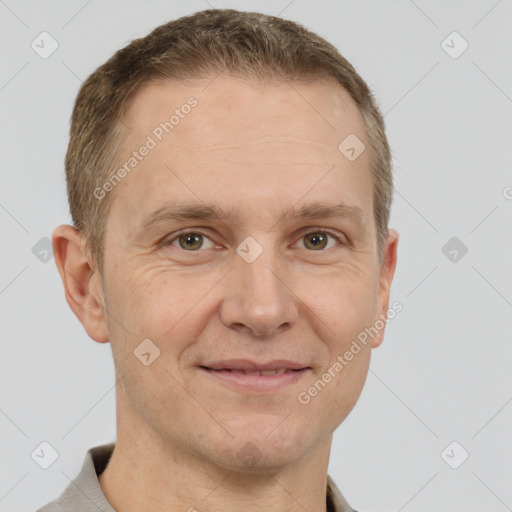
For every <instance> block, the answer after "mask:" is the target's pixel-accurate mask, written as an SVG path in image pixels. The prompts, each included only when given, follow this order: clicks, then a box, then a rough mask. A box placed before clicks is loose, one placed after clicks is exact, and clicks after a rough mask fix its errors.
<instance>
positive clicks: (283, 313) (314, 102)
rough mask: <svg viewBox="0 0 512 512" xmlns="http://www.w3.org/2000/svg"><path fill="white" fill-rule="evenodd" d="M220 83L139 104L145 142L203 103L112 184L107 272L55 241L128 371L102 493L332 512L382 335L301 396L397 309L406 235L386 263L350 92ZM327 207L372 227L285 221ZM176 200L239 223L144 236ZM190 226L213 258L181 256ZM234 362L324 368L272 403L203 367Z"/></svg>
mask: <svg viewBox="0 0 512 512" xmlns="http://www.w3.org/2000/svg"><path fill="white" fill-rule="evenodd" d="M211 80H212V79H211V78H210V79H208V80H207V81H204V82H201V81H196V82H195V83H193V84H190V83H188V84H185V83H171V82H168V83H158V84H150V85H147V86H145V87H144V88H143V89H142V90H141V91H140V92H139V93H138V94H137V96H136V97H135V99H134V101H133V102H132V104H131V106H130V108H129V110H128V112H127V114H126V117H125V119H124V120H125V122H126V124H127V125H128V126H129V127H130V131H129V132H128V133H127V134H126V139H125V142H126V144H125V146H126V148H129V149H130V150H135V149H137V148H138V147H140V145H141V144H143V143H144V141H145V140H146V137H147V136H148V135H149V134H151V132H152V130H153V129H154V128H155V126H157V125H159V123H161V122H162V121H164V120H166V119H168V118H169V115H170V114H172V112H173V111H174V110H175V109H176V108H179V107H180V105H182V104H184V103H186V101H187V99H188V98H189V97H190V96H194V97H195V98H196V99H197V101H198V105H197V106H196V107H195V108H194V109H192V110H191V112H190V113H189V114H188V115H187V116H185V117H184V119H181V120H180V123H179V124H178V125H177V126H176V127H175V128H174V129H173V131H172V133H170V134H169V135H167V136H166V137H164V139H163V140H162V142H160V143H159V144H158V145H157V147H156V148H155V149H153V150H152V151H151V152H150V154H149V155H148V156H147V157H145V158H144V159H143V160H142V161H141V162H140V163H139V164H138V165H137V167H136V169H134V170H133V171H132V172H131V173H130V174H129V175H128V176H127V177H126V178H124V179H123V180H122V182H121V183H119V184H118V185H117V186H116V188H115V190H114V192H110V193H114V194H115V196H114V199H113V203H112V209H111V211H110V212H109V215H108V218H107V231H106V247H105V267H104V275H103V276H101V275H99V273H98V272H97V271H96V264H95V262H94V261H93V260H92V259H91V257H90V251H88V250H87V247H86V246H84V245H83V243H82V242H83V240H82V237H81V234H80V233H79V232H78V231H77V230H76V229H75V228H73V227H71V226H66V225H63V226H60V227H59V228H57V229H56V230H55V232H54V235H53V243H54V249H55V261H56V263H57V266H58V268H59V272H60V274H61V277H62V280H63V283H64V288H65V293H66V298H67V301H68V303H69V305H70V307H71V309H72V310H73V311H74V313H75V314H76V315H77V317H78V318H79V320H80V321H81V323H82V324H83V326H84V327H85V329H86V331H87V333H88V334H89V336H90V337H91V338H93V339H94V340H96V341H97V342H99V343H104V342H107V341H110V343H111V346H112V352H113V356H114V361H115V367H116V377H117V379H118V385H117V386H116V399H117V443H116V448H115V450H114V453H113V456H112V459H111V461H110V464H109V465H108V467H107V469H106V470H105V471H104V472H103V473H102V474H101V476H100V478H99V481H100V485H101V487H102V489H103V491H104V493H105V495H106V496H107V499H108V500H109V501H110V502H111V503H112V505H113V507H114V508H115V509H116V510H119V511H122V512H131V511H135V510H142V509H151V510H154V511H164V510H165V511H178V510H179V511H184V510H189V509H190V508H191V507H195V508H196V509H197V510H200V511H213V510H223V511H231V510H239V509H240V508H241V504H243V507H242V508H243V509H244V510H246V511H253V510H254V511H256V510H262V509H264V510H268V511H274V510H275V511H280V512H282V511H299V510H300V511H302V510H309V511H311V512H313V511H318V512H320V511H325V510H326V507H325V489H326V475H327V469H328V462H329V454H330V449H331V442H332V434H333V431H334V430H335V429H336V428H337V427H338V426H339V425H340V423H341V422H342V421H343V420H344V419H345V418H346V416H347V415H348V414H349V412H350V411H351V410H352V408H353V407H354V405H355V403H356V401H357V399H358V398H359V396H360V393H361V390H362V388H363V385H364V382H365V379H366V376H367V373H368V366H369V361H370V354H371V350H372V348H376V347H378V346H379V345H380V343H381V342H382V338H383V335H384V330H381V331H380V332H379V334H378V335H376V336H375V337H373V338H372V339H371V340H370V341H369V343H368V344H367V345H366V346H365V347H362V350H361V351H360V352H359V353H358V354H357V355H355V356H354V358H353V359H352V360H351V361H350V362H349V363H348V364H347V365H346V366H345V367H344V368H343V370H342V371H341V372H339V373H337V374H336V377H335V378H333V379H332V380H331V382H329V383H328V384H327V385H326V386H325V388H324V389H322V391H321V392H319V393H318V394H317V396H315V397H313V398H312V399H311V401H310V402H309V403H308V404H302V403H300V402H299V401H298V399H297V396H298V394H299V393H300V392H301V391H304V390H307V389H308V388H309V387H310V386H311V385H312V384H313V383H314V382H315V381H317V380H318V379H319V378H320V377H321V376H322V374H323V373H324V372H326V371H327V370H328V368H329V367H331V366H332V365H333V362H334V361H335V360H336V358H337V357H338V356H340V355H343V354H344V353H345V352H346V351H347V350H348V349H349V347H350V345H351V343H352V341H353V340H354V339H356V337H357V335H358V334H359V333H360V332H362V331H363V330H364V329H365V327H368V326H371V325H373V324H374V323H375V321H376V320H378V319H379V318H380V317H379V315H381V314H383V315H385V314H386V311H387V310H388V307H389V292H390V286H391V282H392V279H393V275H394V271H395V266H396V257H397V255H396V254H397V244H398V233H397V232H396V231H395V230H389V235H388V238H387V243H386V246H385V248H384V253H383V254H384V257H383V260H382V263H379V261H378V257H377V246H376V231H375V229H376V228H375V222H374V217H373V192H372V181H371V175H370V171H369V155H368V151H364V152H363V153H362V154H361V155H360V156H359V158H357V159H356V160H355V161H353V162H350V161H349V160H348V159H347V158H345V156H344V155H342V154H341V153H340V151H339V150H338V145H339V144H340V142H341V141H342V140H343V139H345V137H347V135H349V134H351V133H353V134H356V135H357V137H358V138H359V139H361V140H362V141H363V142H364V143H365V144H366V146H367V147H368V142H367V139H366V136H365V131H364V125H363V120H362V117H361V114H360V112H359V111H358V109H357V107H356V105H355V103H354V102H353V100H352V99H351V98H350V96H349V95H348V93H347V92H346V91H345V90H343V89H342V88H341V87H339V86H338V85H336V84H334V83H332V82H329V81H323V82H315V83H309V84H293V87H292V86H290V85H289V84H277V83H275V84H266V85H264V86H262V85H256V84H254V83H250V82H248V81H242V80H240V79H235V78H230V77H227V76H223V75H222V76H219V77H217V78H216V79H215V80H214V81H213V82H212V81H211ZM312 201H315V202H319V203H322V204H336V203H340V202H343V203H346V204H348V205H352V206H357V207H359V208H360V209H361V211H362V214H363V217H362V223H361V224H357V223H355V222H352V221H351V220H349V219H347V218H328V219H313V220H308V219H306V220H304V219H293V218H290V219H287V218H285V219H282V220H280V219H281V215H282V214H283V213H284V212H286V211H287V210H289V209H290V208H292V207H293V206H295V207H300V206H302V205H304V204H306V203H308V202H312ZM177 202H188V203H197V204H202V203H203V202H204V203H214V204H217V205H220V206H223V207H225V208H228V207H229V208H234V209H237V210H238V216H237V218H236V219H233V220H222V221H221V220H218V219H213V220H194V219H191V220H181V221H165V222H161V223H159V224H157V225H155V226H154V227H153V228H151V229H150V230H147V229H146V230H144V229H143V228H142V225H143V222H144V219H145V218H147V216H148V215H150V214H151V213H152V212H153V211H155V210H157V209H158V208H159V207H160V206H162V205H163V204H165V203H177ZM184 229H188V230H190V231H192V232H195V233H200V234H202V235H204V237H203V238H202V242H203V245H202V246H201V247H200V248H199V249H198V250H195V251H194V250H192V249H186V248H182V247H180V244H179V239H178V238H176V237H177V235H176V233H178V231H180V230H184ZM322 230H329V232H330V233H331V234H332V235H334V236H331V237H329V238H328V242H327V245H326V246H325V247H324V246H323V245H322V244H321V248H320V249H318V248H317V249H315V248H314V246H313V244H312V243H311V236H309V237H307V236H306V235H308V234H311V233H312V234H315V233H317V234H318V232H320V233H323V232H325V231H322ZM248 236H251V237H253V238H254V239H255V240H256V241H257V242H258V244H259V245H260V246H261V248H262V249H263V252H262V253H261V255H260V256H259V257H258V258H257V259H256V260H255V261H254V262H252V263H247V262H246V261H244V259H242V258H241V257H240V256H239V255H238V254H237V252H236V249H237V247H238V246H239V244H240V243H241V242H242V241H243V240H244V239H245V238H246V237H248ZM335 236H339V237H340V238H339V240H337V239H336V238H335ZM162 241H164V242H167V245H164V244H160V242H162ZM197 245H200V242H199V243H198V244H197ZM194 247H195V246H194ZM146 338H148V339H150V340H152V342H153V343H154V344H155V345H157V346H158V347H159V349H160V351H161V352H160V356H159V357H158V358H157V359H156V360H155V361H154V362H153V363H152V364H151V365H149V366H144V365H143V364H142V363H141V362H140V360H139V359H137V358H136V357H135V356H134V354H133V351H134V349H135V348H136V347H137V346H138V345H139V344H140V343H141V341H142V340H144V339H146ZM228 358H244V359H254V360H258V361H269V360H272V359H292V360H296V361H300V362H302V363H306V365H308V366H310V367H311V368H312V370H311V371H310V372H309V374H307V375H305V376H304V377H303V378H302V379H301V380H300V381H299V382H297V383H295V384H293V385H291V386H288V387H286V388H284V389H281V390H279V391H275V392H273V393H264V394H262V393H260V394H258V393H253V392H246V391H240V390H237V389H234V388H230V387H227V386H225V385H222V384H221V383H218V382H217V381H216V380H215V379H213V378H211V377H210V376H209V375H205V374H203V373H202V372H201V371H199V370H198V365H200V364H201V363H205V362H207V361H212V360H218V359H228ZM247 443H252V446H253V448H252V450H253V451H254V452H255V453H257V454H258V457H259V458H258V460H257V461H256V462H255V464H253V465H252V466H250V467H249V466H247V465H246V463H244V460H243V459H242V458H241V457H240V455H238V452H239V450H240V449H242V448H243V447H244V446H245V445H246V444H247Z"/></svg>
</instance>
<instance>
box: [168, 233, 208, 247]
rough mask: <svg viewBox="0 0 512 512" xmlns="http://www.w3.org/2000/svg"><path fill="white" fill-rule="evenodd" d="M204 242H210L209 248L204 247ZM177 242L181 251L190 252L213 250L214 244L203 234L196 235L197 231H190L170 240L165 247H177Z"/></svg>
mask: <svg viewBox="0 0 512 512" xmlns="http://www.w3.org/2000/svg"><path fill="white" fill-rule="evenodd" d="M204 240H208V241H209V242H210V246H209V247H203V245H204ZM176 242H177V243H178V244H179V247H180V248H181V249H185V250H186V251H189V252H194V251H198V250H199V249H201V248H203V249H211V248H212V247H213V245H214V244H213V242H212V241H211V240H210V239H209V238H208V237H207V236H205V235H203V234H202V233H196V232H195V231H188V232H186V233H181V234H180V235H178V236H176V237H174V238H173V239H172V240H169V242H167V243H166V244H165V245H174V246H175V247H176Z"/></svg>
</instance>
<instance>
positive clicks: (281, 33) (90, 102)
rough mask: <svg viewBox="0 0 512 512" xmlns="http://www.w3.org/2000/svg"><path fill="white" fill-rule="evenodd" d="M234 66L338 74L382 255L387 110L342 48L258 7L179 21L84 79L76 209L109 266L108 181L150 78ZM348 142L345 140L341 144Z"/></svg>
mask: <svg viewBox="0 0 512 512" xmlns="http://www.w3.org/2000/svg"><path fill="white" fill-rule="evenodd" d="M223 71H226V72H228V73H229V74H230V75H232V76H239V77H246V78H249V79H253V80H258V81H269V80H275V79H278V80H284V81H293V82H303V83H304V82H305V83H307V82H311V81H315V80H321V79H323V78H334V79H335V80H336V81H337V82H338V83H339V84H340V85H341V86H342V87H343V88H344V89H346V90H347V91H348V93H349V94H350V96H351V97H352V98H353V100H354V101H355V102H356V103H357V105H358V107H359V109H360V111H361V114H362V116H363V119H364V123H365V127H366V135H367V138H368V142H369V146H370V147H369V151H370V162H371V172H372V180H373V205H374V217H375V223H376V229H377V248H378V253H379V261H380V262H381V261H382V251H383V248H384V245H385V242H386V237H387V233H388V221H389V213H390V208H391V201H392V192H393V177H392V169H391V154H390V149H389V145H388V142H387V138H386V135H385V127H384V121H383V117H382V115H381V113H380V111H379V109H378V107H377V106H376V103H375V100H374V98H373V95H372V93H371V91H370V89H369V88H368V86H367V85H366V83H365V82H364V80H363V79H362V78H361V77H360V76H359V75H358V73H357V72H356V71H355V70H354V68H353V67H352V65H351V64H350V63H349V62H348V61H347V60H346V59H345V58H344V57H342V56H341V55H340V53H339V52H338V50H337V49H336V48H335V47H334V46H333V45H331V44H330V43H328V42H327V41H326V40H324V39H323V38H321V37H319V36H318V35H316V34H314V33H312V32H310V31H308V30H306V29H305V28H304V27H302V26H301V25H299V24H297V23H294V22H291V21H287V20H283V19H281V18H277V17H274V16H267V15H264V14H260V13H254V12H240V11H236V10H232V9H213V10H206V11H200V12H197V13H195V14H192V15H189V16H185V17H182V18H180V19H177V20H173V21H170V22H169V23H166V24H165V25H161V26H159V27H157V28H156V29H154V30H153V31H152V32H151V33H150V34H149V35H147V36H146V37H143V38H140V39H136V40H134V41H132V42H131V43H130V44H128V45H127V46H126V47H124V48H122V49H121V50H119V51H117V52H116V53H115V54H114V55H113V56H112V57H111V58H110V59H109V60H108V61H107V62H106V63H105V64H103V65H102V66H100V67H99V68H98V69H97V70H96V71H94V73H92V74H91V75H90V76H89V77H88V78H87V80H86V81H85V82H84V83H83V85H82V87H81V88H80V91H79V93H78V95H77V98H76V101H75V105H74V109H73V115H72V118H71V130H70V141H69V146H68V150H67V154H66V162H65V165H66V180H67V190H68V199H69V205H70V210H71V216H72V218H73V222H74V225H75V227H77V228H78V229H79V230H80V231H82V233H83V234H84V238H85V241H86V242H87V246H88V248H89V249H90V250H91V252H92V256H93V258H94V260H95V261H96V263H97V266H98V269H99V271H100V273H102V271H103V257H104V247H105V225H106V219H107V215H108V211H109V205H110V204H111V202H112V198H113V195H114V194H113V192H112V193H110V194H108V195H107V196H106V197H105V198H104V199H102V200H101V201H100V200H98V199H97V197H95V195H94V190H95V189H97V187H101V186H102V184H104V183H105V182H106V181H107V180H108V179H109V176H110V175H111V174H112V173H113V172H114V170H115V168H116V165H119V161H120V157H121V152H122V150H123V144H122V138H123V133H125V132H126V129H125V128H124V126H123V115H124V113H125V112H126V109H127V107H128V104H129V100H131V99H133V98H134V95H135V94H136V93H137V91H138V90H139V89H140V88H141V86H142V85H144V84H147V83H149V82H152V81H157V80H169V79H171V80H172V79H175V80H183V79H190V78H191V79H194V78H206V77H209V76H215V75H216V74H219V73H220V72H223ZM340 142H341V141H340Z"/></svg>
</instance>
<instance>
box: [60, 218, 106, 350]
mask: <svg viewBox="0 0 512 512" xmlns="http://www.w3.org/2000/svg"><path fill="white" fill-rule="evenodd" d="M52 242H53V252H54V258H55V263H56V265H57V268H58V270H59V274H60V277H61V279H62V284H63V285H64V292H65V295H66V301H67V303H68V304H69V307H70V308H71V310H72V311H73V313H75V315H76V316H77V318H78V320H80V322H81V323H82V325H83V326H84V328H85V330H86V331H87V334H89V336H90V337H91V338H92V339H93V340H95V341H97V342H99V343H105V342H107V341H109V337H108V330H107V323H106V317H105V309H104V297H103V292H102V288H101V283H100V282H99V280H100V276H99V274H98V273H97V272H95V271H94V270H93V269H92V268H91V266H90V265H89V261H88V259H87V253H86V249H85V247H84V243H83V235H82V233H81V232H80V231H79V230H78V229H77V228H75V227H74V226H70V225H67V224H63V225H61V226H59V227H58V228H56V229H55V230H54V232H53V236H52Z"/></svg>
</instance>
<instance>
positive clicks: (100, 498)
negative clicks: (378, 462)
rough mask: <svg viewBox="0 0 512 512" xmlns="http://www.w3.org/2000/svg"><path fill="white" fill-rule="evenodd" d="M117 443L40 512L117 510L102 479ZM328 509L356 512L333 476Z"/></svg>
mask: <svg viewBox="0 0 512 512" xmlns="http://www.w3.org/2000/svg"><path fill="white" fill-rule="evenodd" d="M114 447H115V443H110V444H104V445H101V446H95V447H94V448H91V449H90V450H89V451H88V452H87V453H86V455H85V459H84V462H83V465H82V469H81V470H80V473H79V474H78V476H77V477H76V478H75V479H74V480H73V481H72V482H70V483H69V485H68V486H67V487H66V488H65V489H64V491H63V493H62V494H61V495H60V497H59V498H58V500H56V501H54V502H52V503H49V504H48V505H46V506H45V507H43V508H41V509H39V510H38V512H57V511H59V512H68V511H72V510H80V511H83V512H116V511H115V510H114V509H113V508H112V505H111V504H110V503H109V502H108V500H107V498H106V496H105V494H103V490H102V489H101V486H100V483H99V481H98V475H100V474H101V473H102V472H103V471H104V469H105V468H106V467H107V464H108V462H109V460H110V457H111V455H112V452H113V451H114ZM326 503H327V512H356V511H354V510H353V509H352V508H351V507H350V505H349V504H348V503H347V501H346V500H345V498H344V497H343V495H342V494H341V492H340V491H339V489H338V488H337V487H336V484H335V483H334V482H333V480H332V479H331V477H330V476H329V475H327V494H326Z"/></svg>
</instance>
